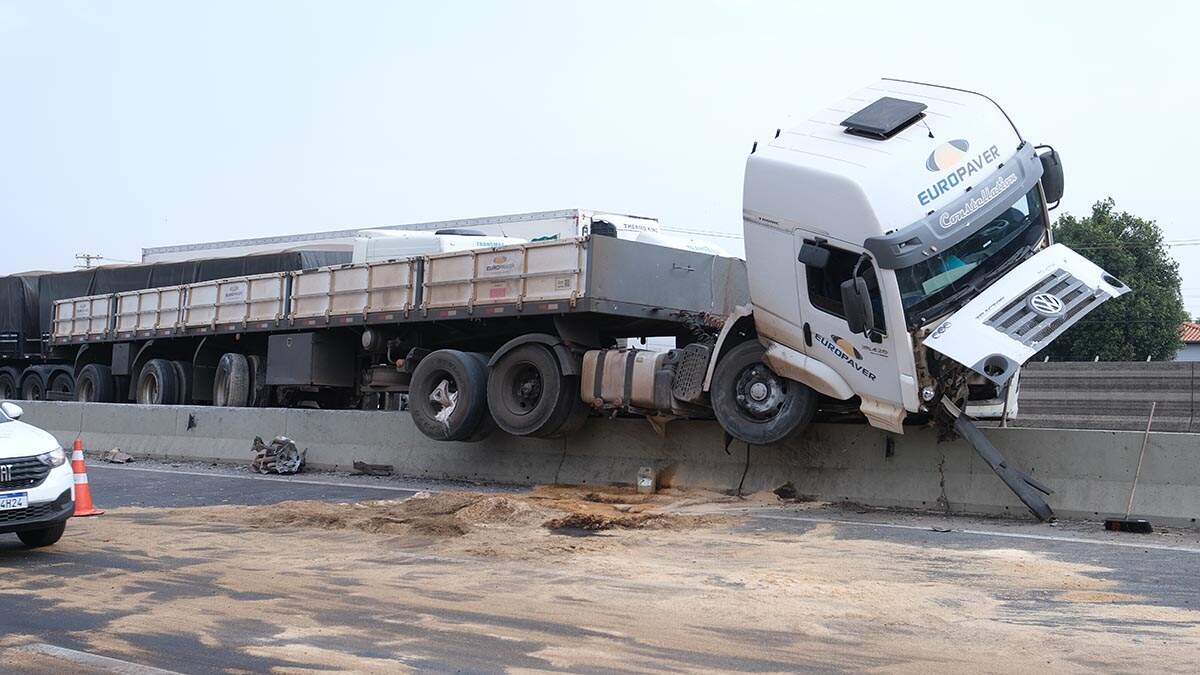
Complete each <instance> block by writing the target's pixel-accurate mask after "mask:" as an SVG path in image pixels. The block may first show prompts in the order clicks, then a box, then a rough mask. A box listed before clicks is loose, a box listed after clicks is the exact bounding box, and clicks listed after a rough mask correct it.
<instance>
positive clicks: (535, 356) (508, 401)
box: [487, 343, 587, 438]
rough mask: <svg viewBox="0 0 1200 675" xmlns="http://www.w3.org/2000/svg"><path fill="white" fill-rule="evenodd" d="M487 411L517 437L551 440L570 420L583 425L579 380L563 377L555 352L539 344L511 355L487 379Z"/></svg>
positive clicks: (502, 426)
mask: <svg viewBox="0 0 1200 675" xmlns="http://www.w3.org/2000/svg"><path fill="white" fill-rule="evenodd" d="M487 398H488V408H489V409H490V410H491V413H492V417H493V418H494V419H495V420H496V424H497V425H498V426H499V427H500V428H501V429H503V430H505V431H507V432H508V433H510V434H512V435H514V436H533V437H535V438H552V437H554V436H556V435H557V434H560V433H564V430H565V427H567V423H568V422H569V421H575V422H581V421H582V418H586V416H587V409H586V407H584V408H583V413H582V417H581V415H580V412H579V411H580V407H582V406H583V401H581V400H580V398H579V383H578V378H575V377H568V376H565V375H563V373H562V370H561V369H560V368H559V365H558V359H557V358H556V357H555V356H554V353H553V352H551V351H550V350H549V349H547V348H546V347H545V346H543V345H540V344H532V343H531V344H524V345H521V346H520V347H517V348H516V349H514V350H512V351H511V352H508V353H507V354H505V355H504V356H503V357H501V358H500V360H499V361H498V362H497V363H496V365H495V366H494V367H493V368H492V373H491V375H490V376H489V377H488V396H487Z"/></svg>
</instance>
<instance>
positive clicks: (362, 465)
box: [350, 459, 395, 476]
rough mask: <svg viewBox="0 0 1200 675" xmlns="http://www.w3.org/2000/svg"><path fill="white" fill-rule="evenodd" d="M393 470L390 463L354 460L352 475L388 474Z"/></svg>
mask: <svg viewBox="0 0 1200 675" xmlns="http://www.w3.org/2000/svg"><path fill="white" fill-rule="evenodd" d="M394 472H395V470H394V469H393V468H392V465H391V464H368V463H366V462H361V461H359V460H357V459H356V460H354V473H352V474H350V475H352V476H390V475H392V474H393V473H394Z"/></svg>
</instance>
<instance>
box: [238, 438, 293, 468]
mask: <svg viewBox="0 0 1200 675" xmlns="http://www.w3.org/2000/svg"><path fill="white" fill-rule="evenodd" d="M250 451H251V452H253V453H254V460H253V461H251V462H250V467H251V468H252V469H254V470H255V471H257V472H259V473H278V474H293V473H300V470H301V469H303V468H304V456H305V454H306V452H304V451H301V450H298V449H297V448H296V444H295V443H294V442H292V439H290V438H288V437H287V436H276V437H275V438H274V439H273V440H272V441H271V443H270V445H268V444H266V443H263V439H262V438H261V437H258V436H255V437H254V445H252V446H251V447H250Z"/></svg>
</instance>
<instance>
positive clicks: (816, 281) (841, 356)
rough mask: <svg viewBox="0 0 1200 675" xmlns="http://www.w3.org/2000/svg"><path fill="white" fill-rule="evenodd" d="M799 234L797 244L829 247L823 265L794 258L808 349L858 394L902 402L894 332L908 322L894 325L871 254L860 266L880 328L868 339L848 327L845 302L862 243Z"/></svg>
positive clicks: (813, 356) (812, 355) (886, 400)
mask: <svg viewBox="0 0 1200 675" xmlns="http://www.w3.org/2000/svg"><path fill="white" fill-rule="evenodd" d="M796 237H797V239H798V241H797V242H796V249H797V250H799V249H800V246H801V244H804V243H808V244H810V245H817V246H820V247H821V248H824V249H825V250H827V251H828V252H829V256H828V262H827V263H826V264H825V266H824V267H815V266H810V265H805V264H804V263H802V262H797V263H796V265H797V268H796V273H797V286H799V288H800V293H799V298H800V316H801V317H802V320H803V321H804V325H803V330H804V336H805V340H804V343H805V351H806V353H807V354H808V355H809V356H810V357H812V358H814V359H816V360H818V361H821V362H822V363H824V364H826V365H828V366H830V367H832V368H833V369H834V370H835V371H837V373H838V374H839V375H841V376H842V378H843V379H845V380H846V382H847V383H848V384H849V385H850V386H851V388H853V389H854V391H855V393H857V394H858V395H859V396H863V397H871V398H874V399H878V400H880V401H883V402H886V403H889V404H895V405H901V406H902V403H901V397H900V377H899V370H898V367H897V361H896V349H895V346H894V345H895V342H896V339H895V335H896V334H897V333H902V332H903V331H904V326H903V325H896V326H893V325H891V323H892V322H889V321H888V320H887V319H886V318H885V317H886V315H887V314H888V312H887V311H886V310H888V309H889V308H888V307H885V305H884V299H883V294H882V293H881V292H880V288H879V271H878V270H877V269H876V267H875V262H874V261H873V260H871V259H870V258H868V259H867V260H866V261H864V262H863V264H862V266H861V267H860V269H859V274H860V275H861V276H862V277H863V279H865V280H866V282H867V287H868V289H869V290H870V293H871V304H872V306H873V308H874V314H875V323H876V326H877V328H878V329H879V331H880V332H881V333H882V335H877V336H875V339H870V338H868V337H867V336H865V335H857V334H854V333H851V332H850V327H849V325H848V324H847V323H846V314H845V311H844V310H843V308H842V282H844V281H848V280H849V279H850V278H851V277H852V276H853V273H854V268H855V265H856V264H857V263H858V262H859V258H860V257H861V256H862V254H863V252H864V251H863V249H862V248H861V247H856V246H853V245H850V244H846V243H844V242H838V241H834V240H827V239H817V238H816V237H815V236H814V235H813V234H811V233H805V232H803V231H801V230H798V231H797V232H796Z"/></svg>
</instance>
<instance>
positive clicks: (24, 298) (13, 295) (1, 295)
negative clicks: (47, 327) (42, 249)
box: [0, 274, 39, 357]
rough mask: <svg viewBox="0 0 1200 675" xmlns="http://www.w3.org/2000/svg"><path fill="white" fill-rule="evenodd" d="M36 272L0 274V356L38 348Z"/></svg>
mask: <svg viewBox="0 0 1200 675" xmlns="http://www.w3.org/2000/svg"><path fill="white" fill-rule="evenodd" d="M37 292H38V275H37V274H18V275H13V276H9V277H0V357H3V356H20V355H22V354H25V353H27V352H28V351H30V350H33V351H36V350H37V349H38V348H39V345H38V342H37V341H36V340H34V341H33V342H32V343H30V344H26V343H27V342H28V341H29V339H31V338H36V336H37V334H38V315H37Z"/></svg>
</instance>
